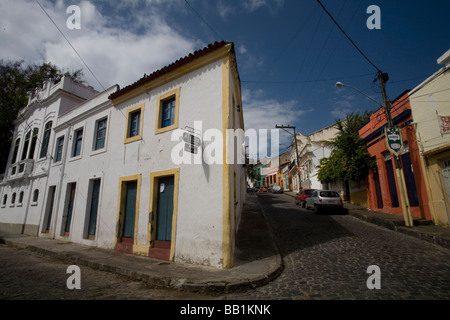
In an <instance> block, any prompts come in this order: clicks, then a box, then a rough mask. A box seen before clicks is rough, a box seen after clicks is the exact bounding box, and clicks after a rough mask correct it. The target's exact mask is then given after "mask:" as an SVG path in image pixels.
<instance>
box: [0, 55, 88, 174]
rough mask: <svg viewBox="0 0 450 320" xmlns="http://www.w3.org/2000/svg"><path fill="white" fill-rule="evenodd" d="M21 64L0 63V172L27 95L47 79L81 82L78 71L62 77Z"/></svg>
mask: <svg viewBox="0 0 450 320" xmlns="http://www.w3.org/2000/svg"><path fill="white" fill-rule="evenodd" d="M23 64H24V61H23V60H20V61H15V62H11V61H6V62H5V61H4V60H3V59H2V60H0V172H3V171H4V170H5V167H6V164H7V161H8V154H9V150H10V145H11V141H12V136H13V133H14V121H15V120H16V119H17V116H18V113H19V110H21V109H22V108H24V107H25V106H26V105H27V103H28V96H29V94H30V93H31V92H33V91H34V90H35V89H36V88H37V87H40V86H41V85H42V84H43V83H44V82H45V81H46V80H49V79H53V80H54V81H55V82H58V81H60V80H61V78H62V77H63V76H69V77H71V78H72V79H73V80H75V81H78V82H83V81H82V80H81V78H82V76H83V73H82V70H81V69H80V70H77V71H75V72H73V73H70V72H66V73H63V72H62V71H61V70H60V69H59V68H58V67H57V66H55V65H53V64H51V63H43V64H41V65H29V66H26V67H23Z"/></svg>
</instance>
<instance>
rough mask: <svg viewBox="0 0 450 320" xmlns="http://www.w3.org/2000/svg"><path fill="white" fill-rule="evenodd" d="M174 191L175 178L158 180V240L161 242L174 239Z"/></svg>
mask: <svg viewBox="0 0 450 320" xmlns="http://www.w3.org/2000/svg"><path fill="white" fill-rule="evenodd" d="M173 191H174V177H173V176H171V177H165V178H160V179H159V180H158V202H157V211H158V212H157V215H156V240H159V241H171V238H172V215H173Z"/></svg>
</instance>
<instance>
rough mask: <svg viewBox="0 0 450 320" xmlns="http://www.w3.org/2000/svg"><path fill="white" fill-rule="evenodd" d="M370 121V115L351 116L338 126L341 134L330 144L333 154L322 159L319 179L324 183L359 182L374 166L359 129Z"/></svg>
mask: <svg viewBox="0 0 450 320" xmlns="http://www.w3.org/2000/svg"><path fill="white" fill-rule="evenodd" d="M369 119H370V113H369V112H367V111H366V112H365V113H363V114H362V115H361V114H359V113H356V114H349V115H347V118H346V119H345V120H343V121H338V122H337V124H336V127H337V129H338V130H339V133H338V135H337V137H336V138H335V139H333V141H332V142H331V143H330V146H331V147H332V153H331V156H330V157H329V158H325V159H322V161H321V168H320V169H319V173H318V179H319V181H320V182H322V183H327V182H335V181H350V180H355V181H359V180H360V179H362V178H364V177H365V176H366V174H367V171H368V168H369V166H371V165H372V159H371V158H370V155H369V152H368V151H367V146H366V144H365V143H364V141H363V140H362V139H361V137H360V136H359V133H358V129H359V128H360V127H361V126H362V125H363V124H364V123H366V122H367V121H368V120H369Z"/></svg>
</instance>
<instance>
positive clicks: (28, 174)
mask: <svg viewBox="0 0 450 320" xmlns="http://www.w3.org/2000/svg"><path fill="white" fill-rule="evenodd" d="M95 94H97V92H96V91H95V90H94V89H93V88H92V87H88V86H84V85H81V84H79V83H77V82H74V81H72V80H71V79H70V78H68V77H63V78H62V79H61V80H60V81H58V82H57V83H53V82H52V81H49V82H46V83H45V84H44V86H43V88H38V89H37V90H36V91H35V93H34V94H33V95H32V96H30V98H29V101H28V105H27V106H26V107H25V108H24V109H22V110H21V111H20V112H19V116H18V119H17V120H16V123H15V131H14V134H13V140H12V141H13V143H12V146H11V150H10V153H9V159H8V165H7V167H6V170H5V176H4V178H3V181H1V182H0V197H1V203H0V230H2V231H7V232H12V233H24V234H32V235H37V234H38V227H39V225H40V224H42V221H41V218H42V210H43V205H42V204H43V198H44V197H45V190H46V187H47V180H48V175H49V170H50V166H51V162H52V156H51V155H52V152H53V145H54V142H55V141H54V133H53V129H54V127H55V126H56V124H57V121H58V118H59V116H61V115H63V114H65V113H67V112H68V111H70V110H71V109H72V108H74V107H76V106H77V105H78V104H80V103H81V102H83V101H85V100H86V99H88V98H90V97H92V96H93V95H95Z"/></svg>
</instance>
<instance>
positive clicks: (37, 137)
mask: <svg viewBox="0 0 450 320" xmlns="http://www.w3.org/2000/svg"><path fill="white" fill-rule="evenodd" d="M66 81H68V80H64V81H63V82H62V83H61V84H59V86H60V87H54V86H51V88H50V89H49V91H48V92H47V93H45V94H44V95H42V94H41V96H39V98H38V99H37V98H34V99H32V100H30V103H29V105H28V106H27V107H26V108H25V109H24V110H23V111H22V112H21V115H20V118H19V119H18V122H17V126H16V132H15V134H14V142H13V145H12V147H11V152H10V161H9V164H8V167H7V171H6V175H5V178H4V180H3V182H2V183H1V185H0V200H1V203H0V230H6V231H11V232H15V233H22V232H23V230H24V231H25V233H28V234H33V235H37V236H39V237H48V238H55V239H64V240H67V241H71V242H75V243H81V244H84V245H90V246H97V247H101V248H106V249H112V250H117V251H120V252H126V253H133V254H138V255H142V256H149V257H151V258H158V259H163V260H170V261H179V262H185V263H192V264H199V265H207V266H214V267H218V268H229V267H232V266H233V253H234V247H235V240H236V239H235V236H236V233H237V228H238V226H239V222H240V218H241V211H242V207H243V203H244V201H245V191H246V176H245V171H244V165H245V159H243V160H244V161H242V162H240V161H237V160H239V159H237V157H236V156H235V157H234V159H233V158H232V157H231V155H237V154H238V149H239V148H240V147H241V146H242V145H243V144H244V137H242V136H239V135H237V140H238V141H237V143H236V144H234V143H233V142H231V141H229V140H228V139H225V137H226V132H227V130H230V129H231V130H234V131H236V129H242V130H243V129H244V121H243V109H242V101H241V87H240V79H239V73H238V68H237V62H236V57H235V52H234V45H233V44H232V43H225V42H220V43H215V44H212V45H209V46H208V47H206V48H204V49H202V50H199V51H196V52H194V53H192V54H190V55H189V56H186V57H184V58H182V59H180V60H177V61H176V62H174V63H172V64H171V65H169V66H167V67H164V68H162V69H160V70H158V71H156V72H154V73H152V74H151V75H148V76H147V75H146V76H144V77H143V78H141V79H140V80H138V81H136V82H135V83H133V84H131V85H129V86H126V87H124V88H122V89H119V88H118V87H117V86H112V87H111V88H109V89H107V90H105V91H104V92H101V93H98V92H95V91H93V90H92V89H90V88H88V87H83V86H80V85H78V84H76V83H70V85H69V84H68V83H66ZM66 85H67V88H66ZM55 86H56V85H55ZM199 126H200V127H199ZM207 132H209V133H212V134H213V135H214V134H215V133H217V135H216V136H214V137H213V138H211V135H206V133H207ZM221 138H224V139H223V140H225V141H220V142H221V143H215V144H214V143H213V142H217V141H219V140H222V139H221ZM240 138H242V140H240ZM231 140H232V139H231ZM217 145H218V148H215V146H217ZM211 146H212V147H211ZM211 150H213V151H211ZM230 151H233V152H230ZM207 160H208V161H207ZM195 161H197V162H195Z"/></svg>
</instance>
